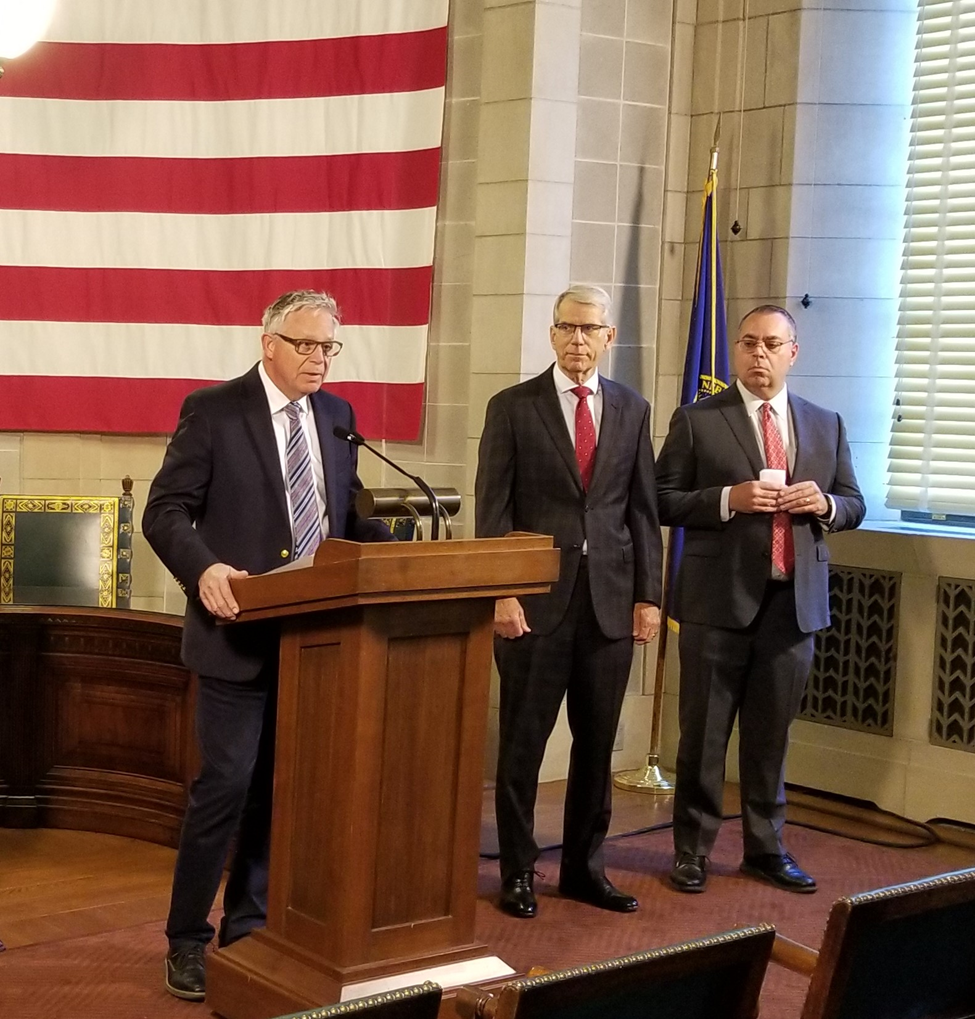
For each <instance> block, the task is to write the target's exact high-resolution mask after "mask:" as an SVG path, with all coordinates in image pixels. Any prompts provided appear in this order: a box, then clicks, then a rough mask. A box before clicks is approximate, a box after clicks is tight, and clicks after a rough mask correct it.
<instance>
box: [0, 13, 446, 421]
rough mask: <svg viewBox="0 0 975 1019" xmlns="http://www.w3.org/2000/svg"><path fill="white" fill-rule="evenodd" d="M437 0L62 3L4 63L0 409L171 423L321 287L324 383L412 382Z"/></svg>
mask: <svg viewBox="0 0 975 1019" xmlns="http://www.w3.org/2000/svg"><path fill="white" fill-rule="evenodd" d="M446 19H447V0H410V2H409V3H390V2H389V0H275V3H273V4H269V3H267V0H167V2H166V3H164V4H132V3H131V2H128V0H60V3H59V6H58V9H57V13H56V14H55V20H54V23H53V24H52V27H51V29H50V31H49V33H48V38H47V40H46V41H44V42H42V43H40V44H38V45H37V46H36V47H35V48H34V49H33V50H31V51H30V52H29V53H28V54H26V55H25V56H24V57H22V58H20V59H19V60H17V61H12V62H10V63H9V64H8V66H7V68H6V74H5V75H4V77H3V79H2V81H0V429H6V430H12V429H13V430H57V431H105V432H168V431H171V430H172V428H173V426H174V424H175V421H176V415H177V412H178V408H179V403H180V402H181V400H182V398H183V397H184V396H185V395H186V393H188V392H189V391H191V390H192V389H195V388H197V387H199V386H200V385H204V384H206V383H208V382H213V381H217V380H220V379H225V378H229V377H232V376H234V375H237V374H239V373H241V372H242V371H245V370H246V369H247V368H248V367H249V366H250V365H251V364H253V363H254V361H255V360H256V358H257V356H258V352H259V331H260V330H259V318H260V314H261V311H262V309H263V308H264V306H265V305H266V304H267V303H268V302H270V301H271V300H273V299H274V298H275V297H276V296H277V295H279V294H280V293H282V292H284V291H285V290H290V289H296V288H303V287H312V288H316V289H325V290H329V291H330V292H331V293H333V294H334V295H335V297H336V298H337V300H338V302H339V307H340V309H341V311H342V316H343V327H342V330H341V338H342V339H343V340H344V341H345V344H346V346H345V349H344V350H343V352H342V355H341V357H339V358H337V359H336V360H335V361H334V362H333V365H332V370H331V375H330V377H329V381H328V383H327V388H329V389H332V390H334V391H336V392H339V393H341V394H342V395H344V396H346V397H347V398H349V399H350V400H351V401H352V403H353V405H354V406H355V408H356V412H357V415H358V420H359V424H360V426H361V429H362V431H363V432H364V433H366V434H367V435H370V436H372V437H383V438H390V439H409V438H414V437H415V436H416V434H417V433H418V430H419V424H420V415H421V409H422V397H423V379H424V366H425V360H426V336H427V327H428V324H429V317H430V284H431V272H432V263H433V239H434V231H435V223H436V201H437V186H438V173H439V162H440V143H441V125H442V118H443V97H444V82H445V70H446Z"/></svg>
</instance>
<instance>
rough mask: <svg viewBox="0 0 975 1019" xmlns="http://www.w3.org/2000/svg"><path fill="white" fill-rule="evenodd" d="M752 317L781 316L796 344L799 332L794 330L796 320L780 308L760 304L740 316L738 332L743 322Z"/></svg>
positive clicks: (773, 305) (774, 305) (775, 305)
mask: <svg viewBox="0 0 975 1019" xmlns="http://www.w3.org/2000/svg"><path fill="white" fill-rule="evenodd" d="M752 315H781V316H782V317H783V318H784V319H785V320H786V322H787V323H788V325H789V332H790V333H791V334H792V342H793V343H796V342H797V340H798V337H799V330H798V329H797V328H796V320H795V319H794V318H793V317H792V316H791V315H790V314H789V313H788V312H787V311H786V310H785V308H780V307H779V306H778V305H777V304H760V305H759V306H758V307H757V308H752V310H751V311H750V312H748V314H746V315H742V317H741V321H740V322H739V323H738V332H741V327H742V326H743V325H744V324H745V320H746V319H749V318H751V317H752Z"/></svg>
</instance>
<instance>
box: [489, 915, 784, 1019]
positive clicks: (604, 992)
mask: <svg viewBox="0 0 975 1019" xmlns="http://www.w3.org/2000/svg"><path fill="white" fill-rule="evenodd" d="M774 938H775V928H774V927H772V926H771V925H770V924H761V925H758V926H755V927H745V928H742V929H740V930H734V931H728V932H726V933H724V934H716V935H714V936H712V937H706V938H698V939H696V940H694V941H687V942H684V943H682V944H679V945H670V946H668V947H666V948H655V949H651V950H650V951H646V952H639V953H637V954H636V955H628V956H624V957H623V958H620V959H611V960H609V961H608V962H598V963H594V964H593V965H591V966H580V967H578V968H576V969H568V970H560V971H556V972H552V973H546V974H544V975H543V976H538V977H528V978H526V979H523V980H514V981H511V982H510V983H508V984H505V985H504V987H502V988H501V990H500V991H499V992H498V994H497V996H496V998H495V999H494V1001H492V1002H487V1001H485V1000H484V999H482V1000H481V1002H480V1003H479V1005H480V1011H479V1012H475V1015H480V1016H482V1017H484V1019H488V1017H491V1016H493V1017H494V1019H607V1017H612V1019H714V1017H715V1016H721V1017H722V1019H754V1016H755V1015H756V1014H757V1012H758V995H759V991H760V990H761V987H762V979H763V977H764V976H765V970H766V967H767V966H768V960H769V955H770V954H771V951H772V942H773V940H774Z"/></svg>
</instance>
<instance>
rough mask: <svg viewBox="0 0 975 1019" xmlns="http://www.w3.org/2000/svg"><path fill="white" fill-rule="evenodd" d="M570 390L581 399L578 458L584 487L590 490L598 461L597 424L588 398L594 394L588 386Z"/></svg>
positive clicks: (577, 429) (577, 414)
mask: <svg viewBox="0 0 975 1019" xmlns="http://www.w3.org/2000/svg"><path fill="white" fill-rule="evenodd" d="M570 392H571V393H572V394H573V395H575V396H576V397H577V398H578V400H579V402H578V403H577V404H576V460H577V461H578V463H579V473H580V474H581V475H582V487H583V489H584V490H585V491H587V492H588V491H589V482H590V481H591V480H592V468H593V464H595V462H596V426H595V425H594V424H593V420H592V414H590V413H589V399H588V398H589V397H590V396H592V390H591V389H590V388H589V387H588V386H576V387H575V389H572V390H570Z"/></svg>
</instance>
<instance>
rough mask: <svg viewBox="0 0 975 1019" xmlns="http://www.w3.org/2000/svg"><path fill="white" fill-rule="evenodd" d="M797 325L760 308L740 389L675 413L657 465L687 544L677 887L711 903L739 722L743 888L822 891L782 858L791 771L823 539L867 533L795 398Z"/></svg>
mask: <svg viewBox="0 0 975 1019" xmlns="http://www.w3.org/2000/svg"><path fill="white" fill-rule="evenodd" d="M798 352H799V345H798V343H797V342H796V324H795V322H794V321H793V319H792V316H791V315H790V314H789V313H788V312H787V311H785V310H784V309H782V308H779V307H776V306H774V305H763V306H762V307H759V308H756V309H755V310H754V311H752V312H750V313H749V314H748V315H746V316H745V317H744V319H742V322H741V325H740V326H739V330H738V338H737V340H736V341H735V346H734V353H733V363H734V370H735V374H736V375H737V377H738V378H737V382H736V383H735V384H734V385H732V386H730V387H729V388H728V389H726V390H724V391H723V392H721V393H719V394H717V395H716V396H712V397H709V398H708V399H706V400H702V401H700V402H699V403H695V404H690V405H687V406H683V407H679V408H678V409H677V411H676V412H675V413H674V416H673V418H672V420H671V423H670V432H669V434H668V435H667V439H666V441H665V442H664V446H663V449H662V450H661V453H660V458H659V461H658V464H657V490H658V492H659V498H660V516H661V519H662V521H663V522H664V523H665V524H669V525H671V526H673V527H683V528H684V552H683V556H682V558H681V563H680V570H679V573H678V577H677V584H676V591H675V593H674V603H673V604H674V615H675V617H676V618H677V619H679V620H680V644H679V647H680V746H679V749H678V753H677V786H676V790H675V795H674V848H675V851H676V856H675V860H674V868H673V870H672V871H671V874H670V881H671V884H672V885H673V886H674V887H675V888H677V889H678V890H680V891H684V892H700V891H703V890H704V887H705V883H706V880H707V863H708V853H709V852H710V850H711V847H712V845H713V844H714V840H715V837H716V836H717V833H718V828H719V826H720V824H721V813H722V812H721V799H722V790H723V785H724V765H725V755H726V751H727V747H728V739H729V736H730V734H731V729H732V725H733V724H734V719H735V715H736V713H737V715H738V733H739V740H740V744H739V769H740V778H741V801H742V827H743V829H744V862H743V863H742V866H741V869H742V871H744V872H745V873H746V874H750V875H752V876H753V877H756V878H759V879H761V880H764V881H767V882H769V883H771V884H773V885H775V886H776V887H779V888H784V889H787V890H789V891H794V892H812V891H815V890H816V882H815V881H814V879H813V878H812V877H810V876H809V875H808V874H806V873H805V872H804V871H803V870H802V869H801V868H800V867H799V866H798V864H797V863H796V862H795V860H794V859H793V858H792V857H791V856H790V855H789V854H788V853H787V852H786V851H785V848H784V846H783V844H782V827H783V824H784V823H785V787H784V773H785V756H786V750H787V748H788V738H789V726H790V725H791V723H792V720H793V718H794V717H795V715H796V712H797V711H798V709H799V703H800V700H801V698H802V692H803V689H804V687H805V684H806V679H807V677H808V675H809V669H810V667H811V665H812V656H813V635H814V632H815V631H816V630H821V629H823V628H824V627H826V626H828V625H829V596H828V584H829V573H828V567H829V550H828V548H827V546H826V542H825V540H824V536H825V534H826V533H827V532H829V531H841V530H845V529H847V528H854V527H857V526H858V525H859V524H860V521H861V520H862V519H863V516H864V513H865V507H864V503H863V497H862V496H861V494H860V490H859V488H858V487H857V482H856V476H855V475H854V472H853V462H852V459H851V456H850V447H849V445H848V443H847V439H846V430H845V429H844V427H843V421H842V419H841V418H840V416H839V415H838V414H836V413H834V412H833V411H829V410H825V409H824V408H822V407H817V406H816V405H815V404H812V403H809V402H808V401H807V400H803V399H802V398H801V397H798V396H795V395H793V394H792V393H790V392H788V390H787V388H786V384H785V382H786V376H787V374H788V373H789V370H790V368H791V367H792V365H793V364H795V360H796V356H797V354H798Z"/></svg>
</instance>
